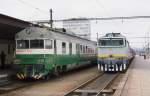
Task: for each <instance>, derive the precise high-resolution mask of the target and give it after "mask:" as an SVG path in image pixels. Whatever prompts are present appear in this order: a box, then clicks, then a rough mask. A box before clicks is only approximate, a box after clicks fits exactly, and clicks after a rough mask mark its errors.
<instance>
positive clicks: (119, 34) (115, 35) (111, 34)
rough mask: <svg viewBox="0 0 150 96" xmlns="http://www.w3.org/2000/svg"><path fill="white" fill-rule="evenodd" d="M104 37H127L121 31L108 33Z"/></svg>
mask: <svg viewBox="0 0 150 96" xmlns="http://www.w3.org/2000/svg"><path fill="white" fill-rule="evenodd" d="M103 37H106V38H107V37H108V38H110V37H111V38H113V37H118V38H119V37H121V38H125V36H123V35H122V34H121V33H107V34H106V35H104V36H102V38H103Z"/></svg>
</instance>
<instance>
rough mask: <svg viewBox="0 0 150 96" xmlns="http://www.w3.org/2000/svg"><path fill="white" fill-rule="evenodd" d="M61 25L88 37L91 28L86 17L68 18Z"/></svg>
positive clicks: (78, 34) (83, 36)
mask: <svg viewBox="0 0 150 96" xmlns="http://www.w3.org/2000/svg"><path fill="white" fill-rule="evenodd" d="M63 27H64V28H65V29H66V30H67V31H70V32H73V33H74V34H76V35H77V36H80V37H82V38H86V39H90V37H91V28H90V21H89V20H88V19H70V20H65V21H63Z"/></svg>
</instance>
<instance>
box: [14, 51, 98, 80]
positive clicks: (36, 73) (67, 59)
mask: <svg viewBox="0 0 150 96" xmlns="http://www.w3.org/2000/svg"><path fill="white" fill-rule="evenodd" d="M86 61H95V62H96V55H93V56H92V55H79V54H78V55H54V54H36V55H33V54H22V55H16V60H15V64H17V65H18V66H19V67H20V68H19V69H20V70H19V72H18V74H17V77H18V78H20V79H25V78H35V79H39V78H41V77H43V76H46V75H47V74H49V73H51V72H54V70H55V68H56V67H58V66H59V67H60V68H61V67H62V66H68V65H69V64H80V62H86ZM81 64H82V63H81ZM60 70H61V69H60Z"/></svg>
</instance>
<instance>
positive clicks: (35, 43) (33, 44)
mask: <svg viewBox="0 0 150 96" xmlns="http://www.w3.org/2000/svg"><path fill="white" fill-rule="evenodd" d="M30 48H35V49H39V48H42V49H43V48H44V40H42V39H41V40H40V39H39V40H30Z"/></svg>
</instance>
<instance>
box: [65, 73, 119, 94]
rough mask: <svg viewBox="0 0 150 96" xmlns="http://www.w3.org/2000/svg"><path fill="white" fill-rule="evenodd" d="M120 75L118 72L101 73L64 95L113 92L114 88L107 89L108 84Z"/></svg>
mask: <svg viewBox="0 0 150 96" xmlns="http://www.w3.org/2000/svg"><path fill="white" fill-rule="evenodd" d="M118 75H119V73H118V74H106V73H105V74H104V73H103V74H101V75H99V76H96V77H94V78H92V79H89V80H88V81H86V82H84V83H83V84H81V85H79V86H78V87H76V88H74V89H73V90H71V91H69V92H68V93H66V94H65V95H64V96H102V95H103V94H106V93H107V94H108V93H113V92H114V90H112V89H109V90H105V88H106V87H108V85H110V84H111V82H112V81H113V80H114V79H115V78H116V77H117V76H118Z"/></svg>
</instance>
